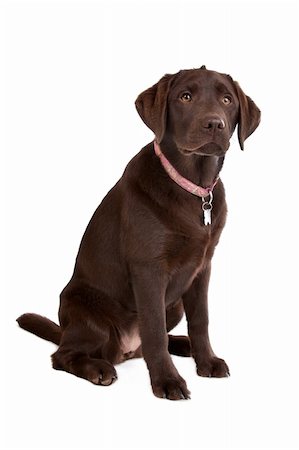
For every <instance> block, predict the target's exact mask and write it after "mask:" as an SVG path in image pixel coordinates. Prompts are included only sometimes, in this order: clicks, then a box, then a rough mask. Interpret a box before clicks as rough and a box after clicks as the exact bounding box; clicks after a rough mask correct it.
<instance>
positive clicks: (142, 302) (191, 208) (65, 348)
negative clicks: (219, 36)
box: [17, 66, 260, 400]
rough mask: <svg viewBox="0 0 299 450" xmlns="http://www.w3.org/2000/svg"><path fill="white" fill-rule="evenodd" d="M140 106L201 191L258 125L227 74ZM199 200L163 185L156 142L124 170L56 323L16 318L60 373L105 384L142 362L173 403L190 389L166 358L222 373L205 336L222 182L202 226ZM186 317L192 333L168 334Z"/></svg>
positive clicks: (142, 100) (159, 90)
mask: <svg viewBox="0 0 299 450" xmlns="http://www.w3.org/2000/svg"><path fill="white" fill-rule="evenodd" d="M186 93H187V95H186ZM184 94H185V95H184ZM189 95H190V96H191V99H189ZM224 98H225V99H224ZM227 98H228V100H227ZM136 107H137V110H138V112H139V114H140V116H141V118H142V119H143V121H144V122H145V123H146V124H147V126H149V127H150V128H151V129H152V130H153V131H154V133H155V135H156V139H157V141H158V142H159V143H160V147H161V149H162V151H163V153H164V154H165V155H166V157H167V158H168V159H169V160H170V161H171V163H172V164H173V165H174V167H175V168H176V169H177V170H178V171H179V172H180V173H181V174H182V175H183V176H185V177H186V178H188V179H189V180H191V181H193V182H194V183H196V184H199V185H201V186H203V187H206V186H209V185H211V183H212V182H213V180H214V179H215V177H216V176H217V175H218V173H219V171H220V169H221V167H222V164H223V162H224V157H225V153H226V151H227V150H228V147H229V140H230V137H231V135H232V134H233V132H234V129H235V127H236V125H238V137H239V142H240V146H241V148H242V149H243V145H244V141H245V139H246V138H247V137H248V136H249V135H250V134H251V133H252V132H253V131H254V130H255V128H256V127H257V126H258V123H259V119H260V111H259V110H258V108H257V107H256V105H255V104H254V103H253V101H252V100H251V99H250V98H249V97H247V96H246V95H245V94H244V92H243V91H242V90H241V88H240V87H239V85H238V84H237V83H235V82H234V81H233V80H232V78H231V77H229V76H228V75H224V74H220V73H218V72H213V71H210V70H206V69H205V67H204V66H203V67H202V68H201V69H196V70H195V69H194V70H184V71H180V72H179V73H177V74H175V75H165V76H164V77H163V78H162V79H161V80H160V81H159V82H158V83H157V84H155V85H154V86H153V87H151V88H150V89H148V90H146V91H145V92H143V93H142V94H140V95H139V97H138V99H137V101H136ZM201 203H202V202H201V199H200V198H197V197H195V196H193V195H192V194H190V193H188V192H186V191H185V190H183V189H182V188H181V187H179V186H177V185H176V184H175V183H174V182H173V181H172V180H171V179H170V178H169V176H168V175H167V174H166V172H165V171H164V169H163V167H162V166H161V163H160V160H159V158H158V157H157V156H156V155H155V153H154V150H153V143H150V144H148V145H147V146H145V147H144V148H143V149H142V150H141V151H140V152H139V153H138V154H137V155H136V156H135V157H134V158H133V159H132V160H131V161H130V162H129V164H128V166H127V168H126V170H125V172H124V174H123V176H122V177H121V179H120V180H119V182H118V183H117V184H116V185H115V186H114V187H113V189H112V190H111V191H110V192H109V193H108V194H107V196H106V197H105V198H104V200H103V201H102V203H101V204H100V206H99V207H98V209H97V210H96V212H95V213H94V215H93V217H92V219H91V221H90V223H89V225H88V227H87V229H86V232H85V234H84V236H83V239H82V242H81V245H80V249H79V253H78V256H77V259H76V264H75V269H74V274H73V276H72V278H71V280H70V282H69V283H68V285H67V286H66V287H65V288H64V290H63V291H62V293H61V297H60V308H59V321H60V327H59V326H58V325H56V324H54V323H53V322H51V321H50V320H48V319H46V318H44V317H41V316H38V315H36V314H24V315H23V316H21V317H19V319H17V320H18V322H19V325H20V326H21V327H22V328H24V329H26V330H28V331H30V332H32V333H35V334H37V335H38V336H40V337H42V338H44V339H48V340H50V341H53V342H55V343H56V344H58V345H59V348H58V350H57V351H56V352H55V353H54V354H53V355H52V361H53V367H54V368H55V369H60V370H65V371H67V372H70V373H72V374H74V375H77V376H79V377H82V378H86V379H87V380H89V381H91V382H92V383H95V384H101V385H109V384H111V383H113V381H115V379H116V378H117V375H116V371H115V368H114V364H118V363H120V362H122V361H124V360H126V359H129V358H134V357H140V356H143V357H144V358H145V361H146V363H147V366H148V369H149V373H150V378H151V383H152V388H153V392H154V394H155V395H156V396H158V397H167V398H169V399H174V400H177V399H181V398H189V394H190V392H189V391H188V389H187V385H186V383H185V381H184V380H183V378H181V377H180V375H179V373H178V372H177V370H176V368H175V366H174V364H173V362H172V359H171V357H170V354H169V352H170V353H173V354H176V355H182V356H190V355H191V354H192V356H193V358H194V359H195V363H196V366H197V373H198V374H199V375H201V376H210V377H225V376H227V375H228V374H229V369H228V367H227V365H226V363H225V361H224V360H223V359H220V358H218V357H216V355H215V354H214V352H213V350H212V347H211V344H210V340H209V334H208V306H207V302H208V300H207V291H208V284H209V277H210V267H211V258H212V256H213V253H214V249H215V246H216V244H217V242H218V240H219V237H220V234H221V231H222V228H223V226H224V223H225V218H226V202H225V194H224V188H223V185H222V182H221V181H220V180H219V182H218V183H217V185H216V187H215V189H214V201H213V211H212V225H211V226H205V225H204V224H203V218H202V209H201V206H202V205H201ZM184 311H185V313H186V317H187V321H188V335H189V336H188V337H187V336H171V335H168V334H167V332H168V331H170V330H171V329H172V328H173V327H175V326H176V325H177V323H178V322H179V321H180V319H181V318H182V315H183V313H184Z"/></svg>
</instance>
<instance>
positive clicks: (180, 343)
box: [166, 300, 191, 356]
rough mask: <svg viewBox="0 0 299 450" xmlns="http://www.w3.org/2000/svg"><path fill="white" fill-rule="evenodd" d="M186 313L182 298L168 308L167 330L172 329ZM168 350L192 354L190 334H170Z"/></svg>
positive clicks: (174, 353) (174, 352)
mask: <svg viewBox="0 0 299 450" xmlns="http://www.w3.org/2000/svg"><path fill="white" fill-rule="evenodd" d="M183 315H184V308H183V302H182V301H181V300H180V301H179V302H178V303H176V304H175V305H174V306H171V307H169V308H167V309H166V325H167V331H170V330H172V329H173V328H174V327H175V326H176V325H177V324H178V323H179V322H180V320H181V319H182V317H183ZM168 351H169V353H171V354H172V355H177V356H191V344H190V339H189V337H188V336H173V335H171V334H169V335H168Z"/></svg>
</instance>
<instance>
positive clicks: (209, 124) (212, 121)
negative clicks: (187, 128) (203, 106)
mask: <svg viewBox="0 0 299 450" xmlns="http://www.w3.org/2000/svg"><path fill="white" fill-rule="evenodd" d="M202 126H203V128H206V129H207V130H210V131H221V130H223V128H225V122H224V120H223V119H221V118H220V117H217V116H213V117H212V116H210V117H206V118H205V119H204V120H203V122H202Z"/></svg>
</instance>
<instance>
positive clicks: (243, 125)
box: [234, 81, 261, 150]
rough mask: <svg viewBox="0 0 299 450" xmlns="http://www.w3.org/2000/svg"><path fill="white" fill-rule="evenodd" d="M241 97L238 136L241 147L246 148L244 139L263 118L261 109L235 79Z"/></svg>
mask: <svg viewBox="0 0 299 450" xmlns="http://www.w3.org/2000/svg"><path fill="white" fill-rule="evenodd" d="M234 85H235V87H236V90H237V94H238V99H239V104H240V107H239V118H238V138H239V143H240V147H241V149H242V150H244V141H245V139H247V138H248V137H249V136H250V135H251V134H252V133H253V132H254V130H255V129H256V128H257V127H258V125H259V123H260V120H261V111H260V110H259V109H258V107H257V106H256V104H255V103H254V101H252V100H251V98H250V97H248V96H247V95H245V94H244V92H243V91H242V89H241V88H240V86H239V84H238V83H237V82H236V81H234Z"/></svg>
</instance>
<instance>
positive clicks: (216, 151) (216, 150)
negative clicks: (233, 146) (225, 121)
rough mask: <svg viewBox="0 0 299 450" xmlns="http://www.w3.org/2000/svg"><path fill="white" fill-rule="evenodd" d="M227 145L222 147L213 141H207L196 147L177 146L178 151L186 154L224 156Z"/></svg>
mask: <svg viewBox="0 0 299 450" xmlns="http://www.w3.org/2000/svg"><path fill="white" fill-rule="evenodd" d="M228 147H229V143H228V145H227V146H226V147H225V148H224V147H223V146H222V145H219V144H216V143H215V142H209V143H208V144H204V145H202V146H201V147H198V148H192V149H185V148H181V147H179V151H180V152H181V153H182V154H183V155H186V156H191V155H199V156H219V157H221V156H224V155H225V153H226V152H227V150H228Z"/></svg>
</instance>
